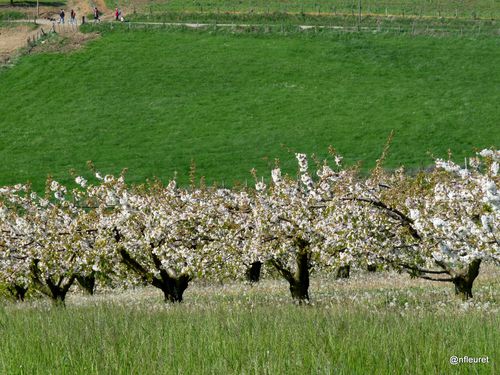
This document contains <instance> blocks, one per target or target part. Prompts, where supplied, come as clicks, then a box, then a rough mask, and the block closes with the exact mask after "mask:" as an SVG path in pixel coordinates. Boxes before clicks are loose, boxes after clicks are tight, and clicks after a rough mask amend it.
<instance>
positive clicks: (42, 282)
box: [31, 259, 76, 307]
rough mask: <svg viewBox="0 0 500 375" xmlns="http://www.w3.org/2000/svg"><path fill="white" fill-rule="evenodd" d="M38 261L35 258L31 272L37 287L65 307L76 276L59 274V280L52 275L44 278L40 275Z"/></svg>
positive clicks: (57, 303) (56, 303)
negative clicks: (65, 301)
mask: <svg viewBox="0 0 500 375" xmlns="http://www.w3.org/2000/svg"><path fill="white" fill-rule="evenodd" d="M38 262H39V261H38V260H36V259H35V260H34V261H33V264H32V265H31V274H32V279H33V283H34V285H35V288H36V289H38V290H39V291H40V292H42V293H43V294H45V295H46V296H47V297H49V298H50V299H52V302H54V304H55V305H56V306H63V307H64V300H65V299H66V294H67V293H68V291H69V289H70V288H71V286H72V285H73V283H74V282H75V280H76V276H74V275H71V276H69V277H67V276H59V280H58V281H55V280H53V279H52V277H47V278H45V279H43V278H42V277H41V275H40V270H39V268H38Z"/></svg>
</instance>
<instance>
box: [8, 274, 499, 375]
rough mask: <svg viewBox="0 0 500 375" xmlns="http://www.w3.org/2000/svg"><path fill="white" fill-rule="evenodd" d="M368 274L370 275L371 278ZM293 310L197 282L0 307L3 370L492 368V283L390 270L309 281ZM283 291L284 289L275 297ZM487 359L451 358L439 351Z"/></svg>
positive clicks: (266, 289) (272, 289) (272, 294)
mask: <svg viewBox="0 0 500 375" xmlns="http://www.w3.org/2000/svg"><path fill="white" fill-rule="evenodd" d="M370 277H371V276H370ZM314 289H315V296H314V299H315V301H316V304H315V305H313V306H306V307H299V306H295V305H292V304H290V303H289V302H288V299H287V298H286V286H285V285H284V283H281V282H276V281H265V282H264V283H262V284H259V285H257V286H255V287H253V288H252V287H249V286H246V285H243V284H231V285H226V286H214V285H212V286H203V285H200V284H198V285H196V286H195V287H194V288H192V289H191V290H190V291H188V293H187V294H189V296H188V297H187V298H186V300H187V302H186V303H185V304H182V305H170V306H167V305H164V304H163V303H161V297H160V296H159V295H158V294H157V293H156V291H151V290H149V289H144V290H139V291H137V290H136V291H126V292H122V293H121V294H118V295H117V294H116V293H113V295H106V294H101V295H100V296H97V297H96V298H88V297H87V298H86V297H82V296H79V295H73V296H72V297H71V298H70V300H69V301H68V307H67V308H66V309H57V308H51V307H49V305H46V304H44V303H43V302H40V301H35V302H33V303H31V304H21V305H12V304H5V305H3V306H2V305H0V349H1V350H0V373H2V374H4V373H5V374H23V373H26V374H49V373H50V374H93V373H99V374H448V373H472V374H476V373H477V374H495V373H497V372H498V364H497V362H498V359H499V358H500V330H499V329H498V327H499V326H500V315H499V314H498V281H495V278H492V279H488V280H486V281H481V282H480V283H479V285H478V290H477V294H476V296H477V298H476V302H474V303H466V304H464V303H462V302H457V301H456V300H455V299H453V298H452V297H451V296H450V295H449V294H448V292H449V289H448V288H444V289H443V288H442V287H441V286H440V285H438V286H434V285H432V284H429V283H425V282H420V281H411V280H409V279H407V278H402V277H401V276H394V275H393V276H389V277H387V275H385V276H378V275H377V276H374V279H371V280H368V281H367V280H366V279H363V278H361V279H355V280H353V281H349V282H347V283H345V282H333V281H326V282H324V281H318V280H316V281H315V284H314ZM284 297H285V298H284ZM452 355H456V356H459V357H461V356H466V355H467V356H470V357H479V356H488V357H489V363H487V364H461V365H457V366H452V365H451V364H450V363H449V359H450V356H452Z"/></svg>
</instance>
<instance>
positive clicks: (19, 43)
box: [0, 25, 38, 64]
mask: <svg viewBox="0 0 500 375" xmlns="http://www.w3.org/2000/svg"><path fill="white" fill-rule="evenodd" d="M37 33H38V27H37V28H35V29H34V27H33V25H12V26H8V27H0V64H5V63H8V62H9V61H10V59H11V58H12V57H13V55H14V54H15V53H16V51H17V50H18V49H19V48H21V47H24V46H26V45H27V41H28V38H32V37H33V36H34V35H36V34H37Z"/></svg>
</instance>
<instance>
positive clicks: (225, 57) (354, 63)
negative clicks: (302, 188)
mask: <svg viewBox="0 0 500 375" xmlns="http://www.w3.org/2000/svg"><path fill="white" fill-rule="evenodd" d="M499 46H500V42H499V40H498V38H474V39H466V38H435V37H397V36H394V35H379V36H371V35H360V34H352V35H336V34H328V35H318V36H314V35H298V34H297V35H290V36H281V35H275V34H273V35H260V34H251V35H245V34H241V35H231V34H228V33H221V34H219V33H215V34H213V33H206V32H203V33H198V32H182V31H134V32H126V31H125V32H113V33H105V34H104V35H103V37H102V38H100V39H99V40H97V41H94V42H91V43H90V44H88V45H87V46H86V47H85V48H84V49H83V50H80V51H77V52H73V53H70V54H53V53H52V54H37V55H32V56H26V57H24V58H22V59H21V61H20V62H19V63H18V64H17V65H16V66H14V67H12V68H9V69H4V70H3V71H1V72H0V87H2V95H1V96H0V134H1V135H2V136H1V138H0V160H1V163H0V185H2V184H12V183H18V182H24V181H27V180H30V181H32V182H33V183H34V184H35V186H36V187H37V188H41V187H42V186H43V181H44V179H45V177H46V176H47V174H49V173H50V174H53V175H54V176H56V177H57V178H62V179H63V180H64V179H66V180H67V179H68V178H69V175H68V170H69V169H71V168H75V169H76V170H77V171H78V172H84V171H85V170H86V161H87V160H93V161H94V162H95V163H96V166H97V167H98V168H99V169H101V170H102V171H103V172H105V173H117V172H119V171H120V170H121V169H122V168H129V178H130V179H131V180H132V181H143V180H144V178H146V177H151V176H159V177H161V178H169V177H171V176H173V175H174V171H178V172H179V174H180V176H179V177H180V180H181V182H186V181H187V178H188V177H187V175H188V173H187V172H188V169H189V165H190V162H191V160H194V161H195V162H196V164H197V170H198V173H199V175H205V176H206V177H207V179H208V181H218V182H224V183H226V184H231V183H233V182H234V181H235V180H240V181H245V180H246V179H250V180H251V176H250V174H249V170H250V169H251V168H253V167H256V168H257V169H258V171H259V172H260V173H262V174H266V175H267V174H268V173H269V168H270V166H271V165H273V162H274V158H276V157H279V158H280V159H281V160H282V162H283V163H282V164H283V166H284V167H285V169H287V170H289V171H294V168H295V167H294V166H295V161H294V157H293V154H291V153H290V149H291V150H292V151H300V152H308V153H313V152H314V153H318V154H320V155H326V153H327V147H328V145H333V146H334V147H336V148H337V149H338V150H339V151H340V152H341V153H342V154H344V155H345V157H346V160H347V161H348V162H350V163H352V162H354V161H357V160H364V161H366V164H365V166H367V167H369V166H371V165H373V162H374V160H375V159H376V158H377V157H378V156H379V154H380V152H381V150H382V148H383V144H384V142H385V139H386V138H387V136H388V134H389V133H390V131H391V130H395V139H394V142H393V146H392V152H391V156H390V158H389V160H388V166H389V167H396V166H398V165H399V164H401V163H403V164H405V165H408V166H410V167H413V168H418V167H425V166H428V165H430V164H431V163H432V159H431V157H430V156H429V155H428V154H427V152H428V151H429V152H431V153H432V154H434V155H436V156H440V157H445V156H446V155H447V150H448V149H449V148H451V149H452V150H453V151H454V153H455V156H456V158H457V159H458V160H463V157H464V156H466V155H470V154H471V153H472V152H473V150H474V147H479V148H482V147H487V146H498V144H499V143H500V142H499V141H500V128H499V127H498V103H499V102H500V90H499V89H498V87H499V85H500V71H499V70H498V69H495V67H496V65H497V63H498V61H500V48H499ZM282 144H284V145H285V146H286V147H285V148H283V147H281V146H280V145H282ZM287 148H288V149H287Z"/></svg>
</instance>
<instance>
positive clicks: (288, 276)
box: [270, 241, 311, 304]
mask: <svg viewBox="0 0 500 375" xmlns="http://www.w3.org/2000/svg"><path fill="white" fill-rule="evenodd" d="M297 242H298V244H299V246H298V247H299V251H298V252H297V255H296V258H295V261H296V271H295V273H292V272H290V270H288V269H286V268H285V266H284V265H283V264H282V262H280V261H279V260H276V259H273V260H271V262H270V263H271V264H272V265H273V266H274V267H275V268H276V270H277V271H278V272H279V273H280V274H281V276H283V277H284V278H285V280H287V281H288V283H289V285H290V293H291V295H292V298H293V300H294V301H296V302H298V303H299V304H303V303H308V302H309V270H310V268H311V265H310V253H309V251H308V244H307V243H306V242H305V241H297Z"/></svg>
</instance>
